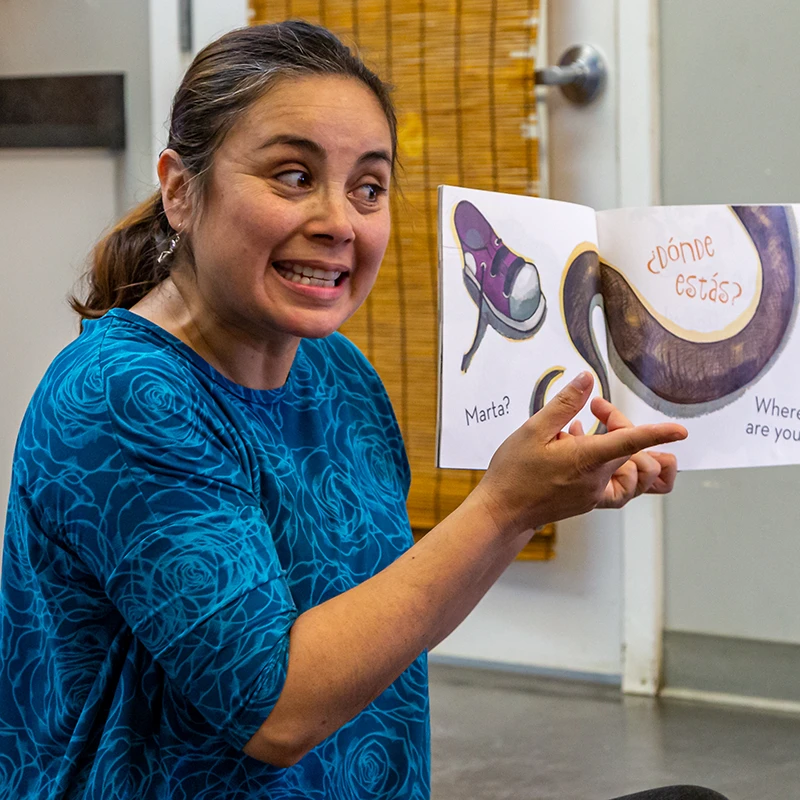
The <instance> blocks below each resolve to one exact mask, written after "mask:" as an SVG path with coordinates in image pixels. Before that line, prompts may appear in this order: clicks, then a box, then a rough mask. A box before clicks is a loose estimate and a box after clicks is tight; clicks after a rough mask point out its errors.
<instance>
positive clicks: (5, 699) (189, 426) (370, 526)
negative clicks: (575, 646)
mask: <svg viewBox="0 0 800 800" xmlns="http://www.w3.org/2000/svg"><path fill="white" fill-rule="evenodd" d="M408 485H409V470H408V463H407V461H406V457H405V451H404V449H403V444H402V440H401V437H400V432H399V430H398V427H397V423H396V421H395V418H394V415H393V413H392V409H391V406H390V404H389V400H388V398H387V396H386V393H385V391H384V389H383V387H382V385H381V383H380V380H379V379H378V377H377V375H376V374H375V372H374V371H373V369H372V368H371V367H370V366H369V364H368V363H367V361H366V360H365V359H364V357H363V356H362V355H361V354H360V353H359V352H358V350H357V349H356V348H355V347H354V346H353V345H352V344H350V343H349V342H348V341H347V339H345V338H344V337H343V336H341V335H339V334H334V335H332V336H330V337H328V338H326V339H322V340H316V341H312V340H305V341H303V342H302V343H301V345H300V348H299V350H298V353H297V356H296V358H295V361H294V364H293V366H292V370H291V374H290V376H289V379H288V381H287V382H286V384H285V385H284V386H283V387H281V388H280V389H276V390H272V391H257V390H253V389H248V388H245V387H242V386H239V385H237V384H235V383H233V382H231V381H229V380H228V379H226V378H225V377H224V376H222V375H221V374H220V373H218V372H217V371H216V370H214V369H213V368H212V367H211V366H209V365H208V364H207V363H206V362H205V361H203V360H202V359H201V358H200V357H199V356H198V355H197V354H195V353H194V352H193V351H192V350H191V349H190V348H188V347H186V346H185V345H184V344H182V343H181V342H180V341H179V340H178V339H176V338H175V337H173V336H171V335H170V334H168V333H167V332H166V331H164V330H162V329H161V328H159V327H158V326H156V325H153V324H152V323H150V322H148V321H146V320H144V319H142V318H140V317H138V316H136V315H134V314H132V313H131V312H129V311H124V310H114V311H111V312H109V313H108V314H107V315H106V316H105V317H103V318H102V319H100V320H97V321H94V322H88V323H86V325H85V330H84V332H83V334H81V336H79V337H78V339H77V340H76V341H74V342H73V343H72V344H70V345H69V346H68V347H67V348H66V349H65V350H64V351H63V352H62V353H61V355H59V356H58V358H57V359H56V360H55V361H54V363H53V364H52V366H51V367H50V369H49V370H48V372H47V374H46V376H45V378H44V380H43V381H42V383H41V385H40V386H39V388H38V390H37V391H36V394H35V395H34V398H33V400H32V401H31V405H30V407H29V409H28V412H27V414H26V416H25V419H24V421H23V424H22V429H21V432H20V436H19V440H18V443H17V449H16V454H15V458H14V468H13V483H12V489H11V499H10V504H9V513H8V520H7V527H6V536H5V551H4V559H3V578H2V605H0V632H1V633H2V640H1V641H2V644H1V645H0V646H1V647H2V651H1V652H0V798H3V800H5V798H9V799H10V798H14V800H28V799H30V800H51V799H52V800H55V798H59V799H60V798H97V799H98V800H100V798H102V800H118V799H121V798H136V800H145V799H146V798H164V799H165V800H166V798H182V799H183V798H186V799H187V800H188V799H191V800H204V799H207V800H211V799H212V798H213V800H221V799H222V798H224V800H239V799H240V798H241V799H242V800H243V799H244V798H270V800H277V799H278V798H292V800H295V799H296V798H319V799H320V800H322V799H323V798H325V800H331V799H332V798H353V799H354V800H355V798H358V800H365V798H381V800H389V798H404V799H405V798H425V797H428V796H429V793H430V790H429V784H430V781H429V727H428V694H427V670H426V663H425V657H424V655H423V656H421V657H420V658H419V659H418V660H417V661H416V662H415V663H414V664H413V665H412V666H411V667H410V668H409V669H408V670H406V672H405V673H404V674H403V675H402V676H401V677H400V678H398V680H397V681H396V682H395V683H394V684H393V685H392V686H390V687H389V688H388V689H387V690H386V691H385V692H384V693H383V694H382V695H381V696H380V697H379V698H378V699H377V700H376V701H375V702H374V703H372V704H371V705H370V706H369V707H367V709H365V710H364V711H363V712H362V713H361V714H359V715H358V716H357V717H356V718H355V719H353V720H352V721H351V722H350V723H348V724H347V725H345V726H344V727H343V728H341V729H340V730H339V731H337V732H336V733H335V734H334V735H332V736H331V737H329V738H328V739H327V740H325V741H324V742H322V743H321V744H320V745H319V746H318V747H316V748H315V749H314V750H313V751H312V752H311V753H309V754H308V755H307V756H306V757H305V758H303V759H302V760H301V761H300V763H298V764H297V765H296V766H294V767H291V768H289V769H280V768H276V767H272V766H270V765H266V764H262V763H261V762H259V761H256V760H255V759H252V758H250V757H248V756H246V755H244V754H243V753H242V751H241V750H242V747H243V746H244V745H245V743H246V742H247V741H248V739H249V738H250V737H251V736H252V735H253V734H254V733H255V732H256V730H257V729H258V727H259V726H260V725H261V723H262V722H263V721H264V719H266V717H267V716H268V715H269V712H270V710H271V709H272V707H273V705H274V704H275V702H276V701H277V699H278V696H279V694H280V692H281V688H282V686H283V682H284V680H285V675H286V668H287V658H288V634H289V629H290V628H291V626H292V624H293V622H294V620H295V618H296V617H297V616H298V614H301V613H303V611H305V610H306V609H308V608H310V607H312V606H315V605H318V604H319V603H322V602H323V601H325V600H327V599H328V598H331V597H333V596H335V595H338V594H340V593H341V592H344V591H346V590H348V589H350V588H351V587H353V586H355V585H356V584H358V583H361V582H362V581H364V580H365V579H367V578H369V577H370V576H371V575H374V574H375V573H376V572H377V571H379V570H381V569H383V568H384V567H386V566H387V565H388V564H390V563H391V562H392V561H393V560H394V559H396V558H397V557H398V555H399V554H400V553H402V552H403V551H404V550H406V549H407V548H408V547H409V546H410V544H411V533H410V529H409V524H408V517H407V513H406V508H405V500H406V495H407V492H408Z"/></svg>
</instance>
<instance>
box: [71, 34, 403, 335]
mask: <svg viewBox="0 0 800 800" xmlns="http://www.w3.org/2000/svg"><path fill="white" fill-rule="evenodd" d="M307 75H341V76H344V77H351V78H356V79H357V80H360V81H362V82H363V83H364V84H366V86H367V87H369V88H370V89H371V90H372V92H373V93H374V94H375V96H376V98H377V99H378V102H379V103H380V105H381V108H382V109H383V112H384V114H385V115H386V119H387V121H388V123H389V128H390V131H391V137H392V154H393V157H394V155H395V153H396V151H397V119H396V116H395V111H394V107H393V105H392V101H391V97H390V90H389V87H388V86H387V85H386V84H385V83H384V82H383V81H382V80H381V79H380V78H379V77H378V76H377V75H376V74H375V73H374V72H372V71H371V70H370V69H369V68H368V67H367V66H366V65H365V64H364V63H363V62H362V61H361V60H360V59H359V58H358V57H357V56H356V55H354V54H353V53H352V52H351V51H350V50H349V49H348V48H347V47H346V46H345V45H344V44H343V43H342V42H341V41H340V40H339V39H337V38H336V36H334V35H333V34H332V33H331V32H330V31H328V30H326V29H325V28H321V27H319V26H317V25H312V24H310V23H308V22H302V21H297V20H292V21H287V22H279V23H276V24H273V25H256V26H253V27H249V28H240V29H238V30H235V31H231V32H230V33H227V34H225V35H224V36H222V37H220V38H219V39H217V40H216V41H215V42H212V43H211V44H210V45H208V46H207V47H205V48H204V49H203V50H201V51H200V52H199V53H198V54H197V56H196V57H195V59H194V61H193V62H192V64H191V66H190V67H189V69H188V70H187V72H186V75H185V76H184V78H183V81H182V82H181V85H180V87H179V88H178V91H177V93H176V95H175V99H174V100H173V103H172V115H171V122H170V130H169V142H168V144H167V148H170V149H172V150H175V152H176V153H177V154H178V155H179V156H180V158H181V160H182V162H183V165H184V167H185V168H186V169H187V170H188V171H189V172H190V173H191V175H192V178H193V183H194V186H193V190H194V191H196V192H197V193H198V197H199V198H200V199H201V200H202V197H203V192H204V190H205V188H206V179H207V175H208V173H209V170H210V167H211V165H212V163H213V160H214V155H215V153H216V151H217V150H218V148H219V147H220V145H221V144H222V142H223V140H224V139H225V136H226V135H227V134H228V132H229V131H230V130H231V128H232V127H233V125H234V124H235V123H236V121H237V120H238V119H239V118H240V117H241V116H243V114H244V113H245V112H246V111H247V110H248V109H249V108H250V106H251V105H252V104H253V103H255V102H256V101H257V100H259V99H260V98H261V97H263V96H264V94H265V93H266V92H267V91H268V90H269V89H270V88H271V87H272V86H273V85H274V84H275V82H276V81H277V80H279V79H281V78H287V77H289V78H291V77H303V76H307ZM174 235H175V231H174V230H173V229H172V228H171V227H170V224H169V221H168V220H167V216H166V214H165V213H164V205H163V203H162V200H161V192H160V191H158V192H156V193H155V194H153V195H152V196H151V197H150V198H149V199H147V200H146V201H145V202H144V203H142V204H141V205H139V206H137V207H136V208H134V209H133V210H132V211H131V212H130V213H129V214H127V215H126V216H125V217H124V218H123V219H121V220H120V221H119V222H118V223H117V224H116V226H115V227H114V228H113V229H112V230H111V231H110V233H108V234H107V235H106V236H105V237H104V238H103V239H101V240H100V242H98V244H97V245H96V247H95V248H94V250H93V251H92V256H91V261H90V267H89V270H88V272H87V275H86V282H87V284H88V295H87V299H86V301H85V302H81V301H80V300H79V299H78V298H77V297H73V298H72V299H71V305H72V308H73V309H74V310H75V311H77V312H78V314H80V315H81V317H82V319H95V318H97V317H101V316H102V315H103V314H105V313H106V311H108V310H109V309H110V308H117V307H122V308H130V307H131V306H133V305H134V304H135V303H137V302H138V301H139V300H141V298H142V297H144V296H145V295H146V294H147V293H148V292H149V291H150V290H151V289H152V288H153V287H154V286H156V285H157V284H159V283H161V281H163V280H164V279H165V278H166V277H168V276H169V273H170V270H171V268H172V264H173V259H172V258H165V259H162V261H161V263H159V260H158V256H159V254H160V253H161V252H162V251H164V250H165V249H167V248H168V246H169V242H170V240H171V238H172V237H173V236H174ZM182 244H183V243H181V245H182ZM179 246H180V245H179Z"/></svg>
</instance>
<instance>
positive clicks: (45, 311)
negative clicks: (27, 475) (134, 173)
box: [0, 150, 117, 531]
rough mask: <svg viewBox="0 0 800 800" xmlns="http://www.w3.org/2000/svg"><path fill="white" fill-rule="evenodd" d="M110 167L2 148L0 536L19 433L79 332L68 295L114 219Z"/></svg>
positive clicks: (91, 158) (60, 153) (96, 154)
mask: <svg viewBox="0 0 800 800" xmlns="http://www.w3.org/2000/svg"><path fill="white" fill-rule="evenodd" d="M116 167H117V165H116V159H114V158H112V157H111V156H110V155H108V154H107V153H104V152H102V151H79V150H72V151H64V150H53V151H42V150H16V151H11V150H0V187H2V190H1V191H0V242H2V249H1V250H0V274H2V286H3V288H2V291H1V292H0V376H2V377H1V378H0V412H1V413H0V497H2V501H0V531H1V530H2V529H3V527H4V523H5V510H6V498H7V497H8V486H9V478H10V466H11V454H12V452H13V447H14V442H15V440H16V436H17V429H18V428H19V423H20V421H21V420H22V415H23V413H24V412H25V407H26V406H27V404H28V399H29V398H30V396H31V394H32V392H33V390H34V389H35V388H36V385H37V384H38V382H39V380H40V379H41V377H42V375H43V373H44V371H45V369H46V368H47V365H48V364H49V363H50V361H51V360H52V358H53V357H54V356H55V355H56V353H58V351H59V350H61V349H62V348H63V347H64V345H65V344H66V343H67V342H69V341H70V340H71V339H72V338H74V336H75V335H76V333H77V317H76V316H75V314H73V313H72V311H71V310H70V309H69V308H68V306H67V302H66V296H67V293H68V292H70V290H71V289H72V288H73V285H74V283H75V280H76V278H77V276H78V275H79V274H80V272H81V271H82V269H83V264H84V260H85V258H86V254H87V253H88V251H89V249H90V248H91V246H92V244H93V242H94V241H95V240H96V238H97V236H98V234H99V232H100V231H101V230H102V229H103V228H104V227H106V225H108V223H109V222H110V221H111V219H112V218H113V216H114V207H115V195H116V191H117V180H116V178H117V169H116Z"/></svg>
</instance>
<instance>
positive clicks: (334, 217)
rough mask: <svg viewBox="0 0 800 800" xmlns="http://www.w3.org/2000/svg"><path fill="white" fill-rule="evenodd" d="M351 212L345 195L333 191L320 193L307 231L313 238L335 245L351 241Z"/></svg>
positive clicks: (352, 232)
mask: <svg viewBox="0 0 800 800" xmlns="http://www.w3.org/2000/svg"><path fill="white" fill-rule="evenodd" d="M351 212H352V207H351V204H350V201H349V200H348V198H347V196H346V195H344V194H341V195H340V194H339V193H338V192H333V191H327V192H324V193H320V195H318V203H317V207H316V209H315V213H314V214H313V216H312V218H311V219H310V220H309V224H308V231H309V233H310V234H311V235H312V236H314V237H321V238H325V239H329V240H330V241H332V242H336V243H342V242H348V241H351V240H352V239H354V238H355V231H354V229H353V223H352V221H351V219H350V214H351Z"/></svg>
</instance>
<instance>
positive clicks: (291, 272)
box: [272, 261, 342, 288]
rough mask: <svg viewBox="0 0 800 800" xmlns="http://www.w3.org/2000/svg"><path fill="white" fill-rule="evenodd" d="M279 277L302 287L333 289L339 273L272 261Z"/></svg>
mask: <svg viewBox="0 0 800 800" xmlns="http://www.w3.org/2000/svg"><path fill="white" fill-rule="evenodd" d="M272 266H273V267H275V269H276V270H278V272H279V273H280V275H281V276H282V277H284V278H286V280H287V281H291V282H292V283H300V284H302V285H304V286H326V287H328V288H333V287H334V286H336V281H337V280H338V278H339V276H340V275H341V274H342V273H341V272H333V271H331V270H327V269H317V268H316V267H306V266H301V265H299V264H291V263H289V262H287V261H281V262H278V261H274V262H273V264H272Z"/></svg>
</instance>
